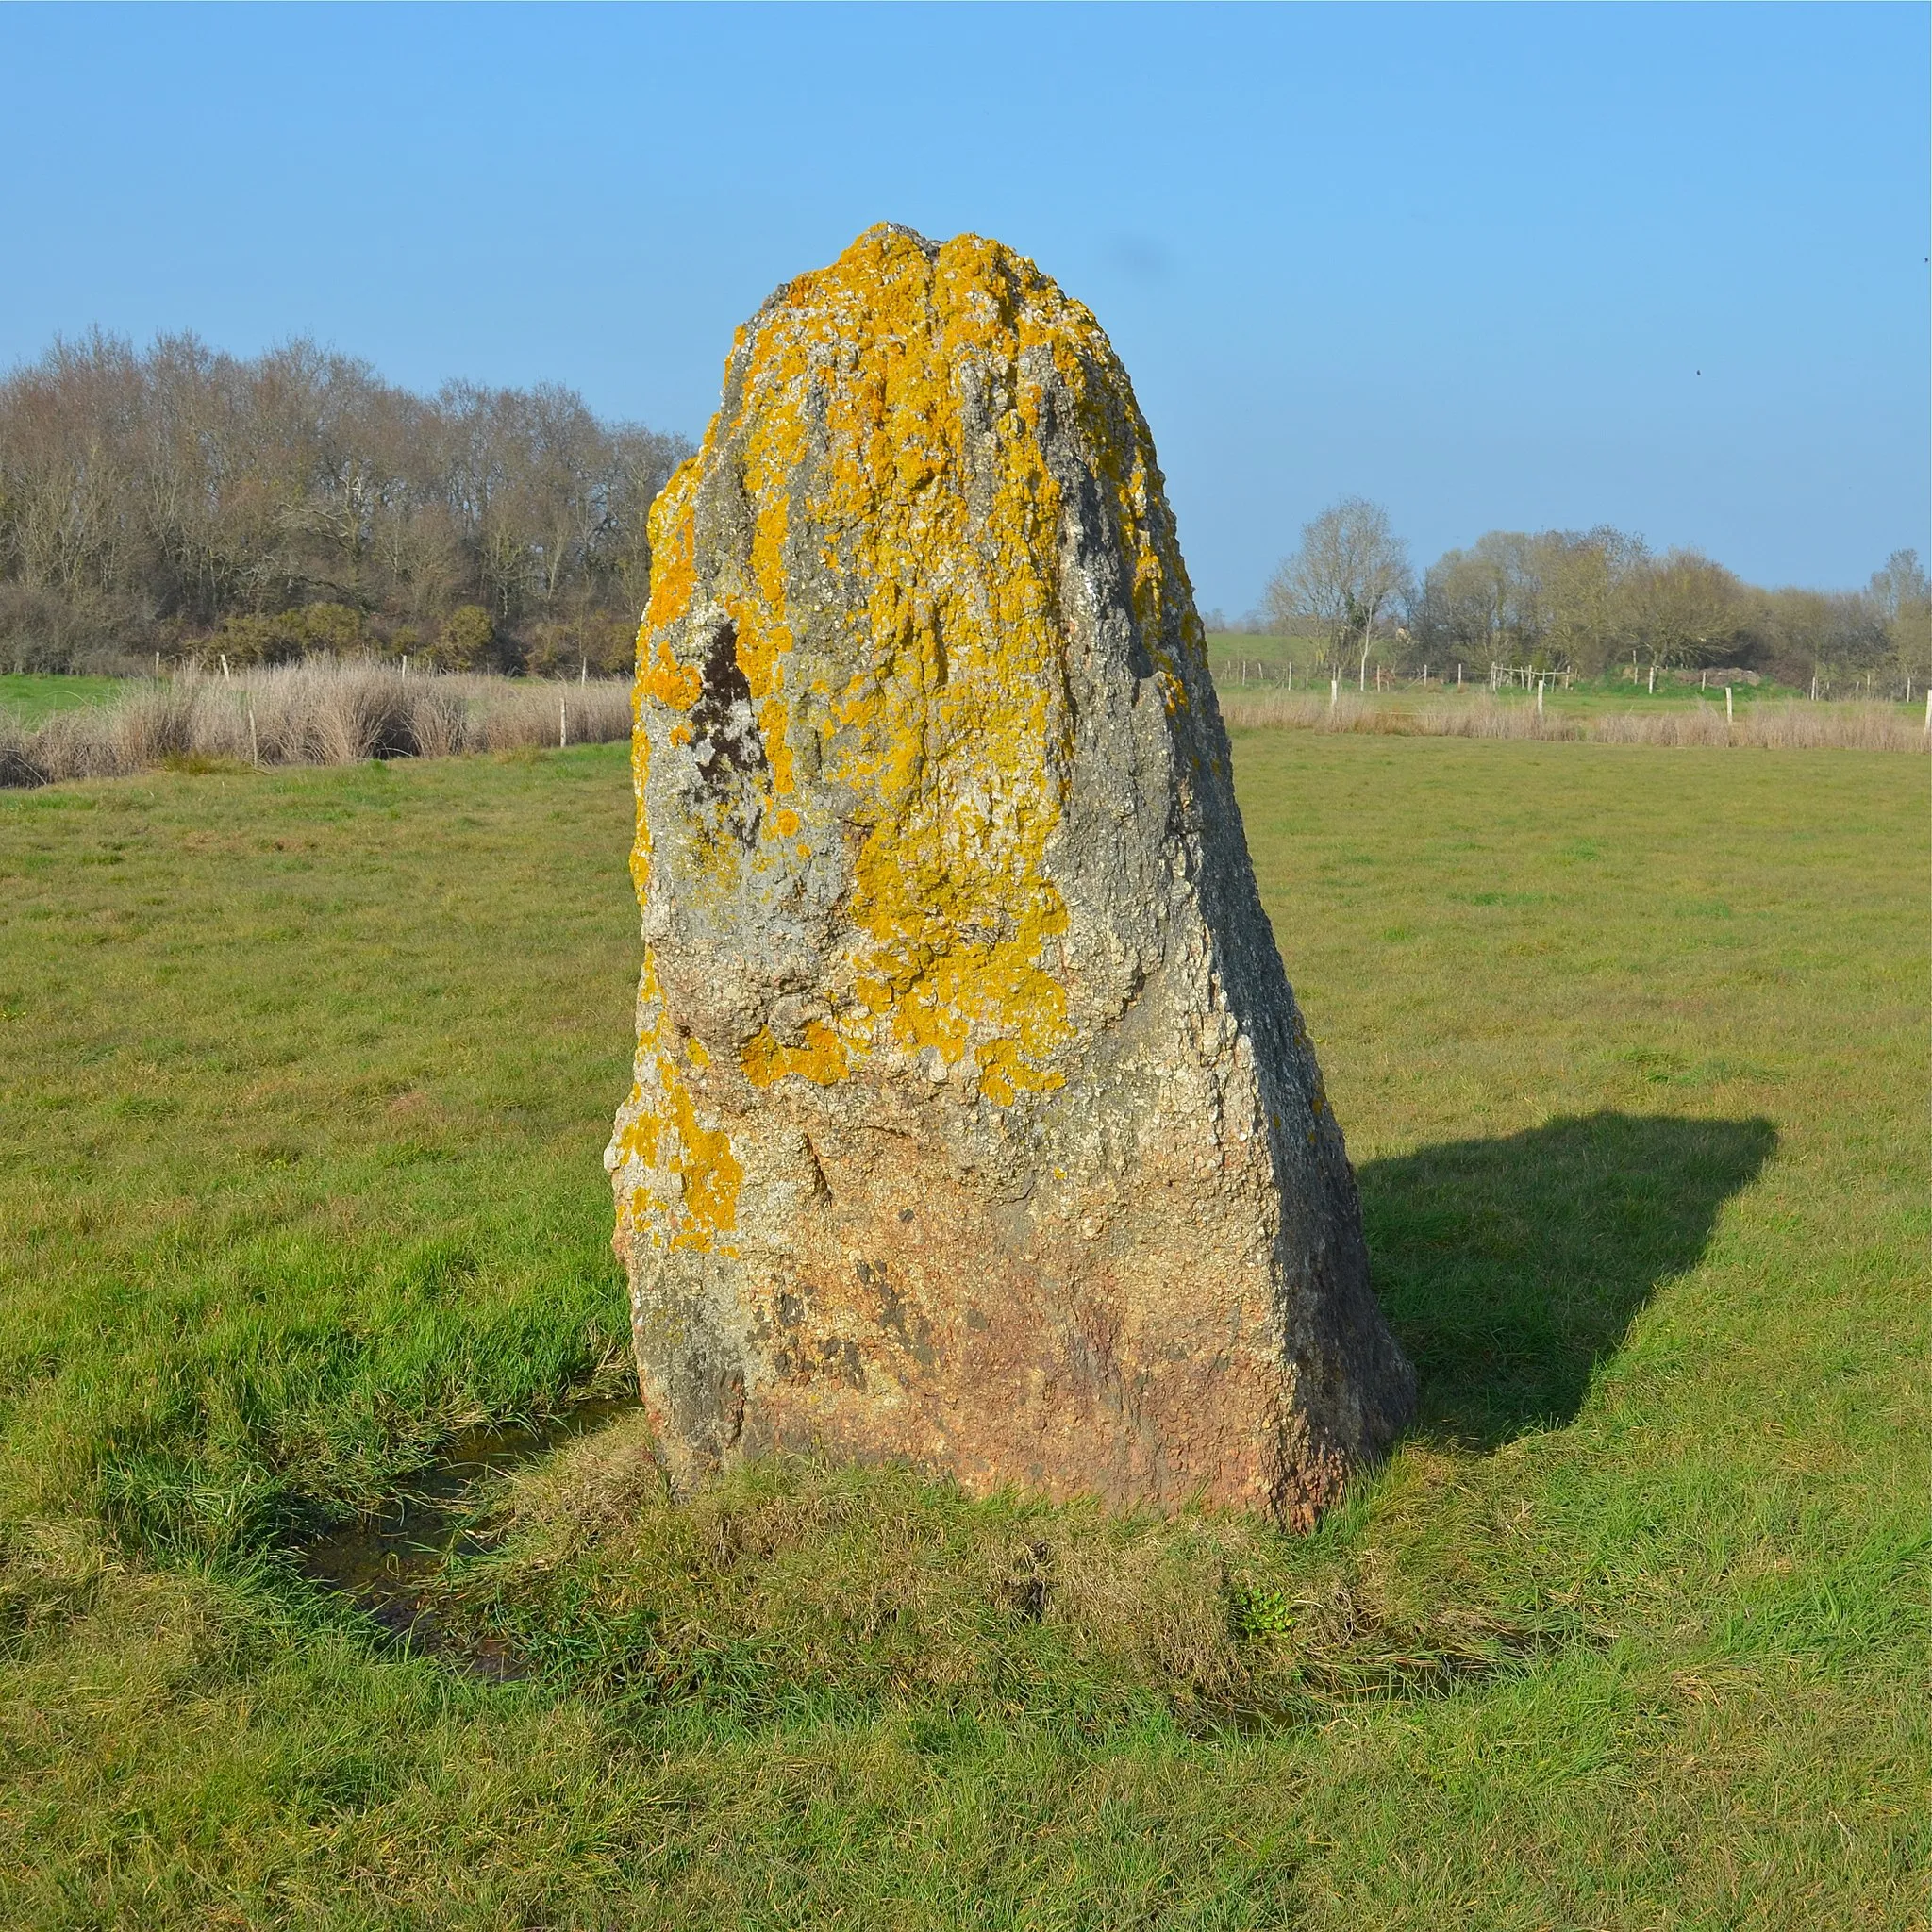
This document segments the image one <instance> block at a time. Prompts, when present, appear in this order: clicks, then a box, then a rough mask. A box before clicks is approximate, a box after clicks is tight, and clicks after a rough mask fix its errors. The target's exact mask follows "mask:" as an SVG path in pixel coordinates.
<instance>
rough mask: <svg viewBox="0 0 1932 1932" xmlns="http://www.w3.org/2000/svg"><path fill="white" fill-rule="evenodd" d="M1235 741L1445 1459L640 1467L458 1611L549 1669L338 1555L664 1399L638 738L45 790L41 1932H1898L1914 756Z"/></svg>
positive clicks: (20, 1910) (21, 1048) (1916, 1617)
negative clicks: (1032, 1488) (1286, 1931)
mask: <svg viewBox="0 0 1932 1932" xmlns="http://www.w3.org/2000/svg"><path fill="white" fill-rule="evenodd" d="M1235 758H1236V774H1237V782H1238V785H1239V788H1240V791H1241V801H1242V808H1243V811H1244V813H1245V815H1246V820H1247V825H1248V832H1249V838H1250V841H1251V844H1252V846H1253V849H1254V853H1255V858H1256V862H1257V873H1258V874H1259V877H1260V881H1261V885H1262V890H1263V892H1264V895H1265V898H1266V901H1267V904H1268V906H1269V908H1270V911H1271V913H1272V915H1273V917H1274V922H1275V927H1276V931H1277V933H1278V934H1279V936H1280V939H1281V943H1282V947H1283V951H1284V954H1285V957H1286V958H1287V960H1288V962H1289V966H1290V971H1291V976H1292V977H1293V979H1294V981H1295V984H1296V989H1297V992H1298V995H1299V997H1300V1000H1301V1002H1302V1006H1303V1008H1304V1011H1305V1013H1306V1015H1307V1021H1308V1024H1309V1027H1310V1030H1311V1031H1312V1033H1313V1034H1314V1036H1315V1038H1316V1041H1317V1042H1318V1045H1319V1048H1320V1052H1321V1055H1322V1059H1323V1065H1324V1072H1325V1074H1326V1076H1327V1081H1328V1087H1329V1091H1330V1094H1331V1097H1332V1098H1333V1100H1334V1103H1335V1106H1336V1108H1337V1112H1338V1114H1339V1116H1340V1118H1341V1120H1342V1122H1343V1123H1344V1124H1345V1125H1346V1127H1347V1129H1348V1132H1349V1137H1350V1146H1351V1150H1352V1153H1353V1155H1354V1157H1355V1159H1356V1162H1357V1172H1358V1174H1359V1178H1360V1183H1361V1191H1362V1198H1363V1205H1364V1211H1365V1215H1366V1218H1367V1222H1368V1226H1369V1232H1370V1245H1371V1251H1372V1257H1373V1260H1374V1270H1375V1276H1376V1280H1377V1284H1378V1287H1379V1289H1380V1291H1381V1293H1382V1294H1383V1296H1384V1299H1385V1303H1386V1305H1387V1307H1388V1308H1389V1311H1390V1315H1391V1321H1392V1322H1393V1324H1395V1326H1396V1328H1397V1330H1398V1332H1399V1334H1400V1336H1401V1338H1402V1340H1403V1341H1404V1344H1405V1346H1407V1348H1408V1349H1409V1350H1410V1352H1411V1353H1412V1354H1413V1356H1414V1357H1415V1358H1416V1359H1417V1361H1418V1363H1419V1364H1420V1365H1421V1368H1422V1374H1423V1402H1424V1411H1423V1416H1422V1419H1421V1422H1420V1424H1419V1426H1418V1428H1417V1430H1416V1431H1415V1432H1414V1434H1413V1435H1412V1436H1411V1438H1410V1439H1409V1440H1408V1441H1407V1442H1406V1443H1405V1444H1404V1445H1403V1446H1402V1447H1401V1448H1400V1449H1399V1451H1398V1452H1397V1454H1396V1455H1395V1456H1394V1457H1392V1458H1391V1460H1390V1462H1389V1463H1388V1464H1387V1466H1386V1467H1385V1468H1384V1469H1382V1470H1381V1471H1380V1472H1378V1473H1377V1474H1375V1475H1374V1477H1372V1478H1371V1479H1370V1480H1368V1481H1366V1482H1364V1483H1363V1484H1362V1485H1361V1486H1360V1487H1359V1489H1358V1490H1357V1492H1356V1493H1355V1494H1353V1495H1352V1496H1351V1498H1350V1499H1349V1501H1348V1503H1347V1505H1346V1507H1344V1508H1342V1509H1341V1510H1340V1511H1338V1512H1336V1513H1335V1514H1334V1515H1332V1516H1331V1517H1330V1518H1329V1519H1328V1520H1327V1521H1326V1522H1325V1523H1324V1524H1323V1526H1322V1527H1321V1529H1320V1530H1319V1531H1318V1532H1317V1533H1316V1535H1314V1536H1313V1537H1311V1538H1309V1539H1307V1540H1303V1541H1291V1540H1287V1539H1281V1538H1278V1537H1274V1536H1273V1535H1272V1534H1271V1533H1268V1532H1266V1531H1264V1530H1262V1529H1261V1528H1260V1527H1259V1526H1257V1525H1255V1524H1246V1523H1242V1522H1240V1521H1230V1520H1225V1519H1218V1518H1213V1517H1209V1516H1205V1515H1199V1514H1191V1513H1189V1512H1179V1513H1177V1514H1176V1515H1175V1516H1174V1517H1173V1518H1171V1519H1165V1520H1157V1519H1152V1518H1148V1519H1136V1520H1126V1521H1123V1520H1117V1519H1108V1518H1106V1517H1104V1516H1102V1515H1100V1514H1099V1513H1098V1512H1095V1511H1091V1510H1084V1509H1081V1508H1077V1507H1066V1508H1058V1509H1045V1508H1041V1507H1039V1506H1037V1505H1034V1504H1031V1503H1029V1502H1027V1501H1025V1500H1024V1499H1022V1498H1017V1497H1005V1498H995V1499H992V1500H991V1501H988V1502H973V1501H970V1500H969V1499H965V1498H962V1497H960V1496H959V1495H958V1493H957V1492H956V1491H952V1490H950V1489H949V1488H948V1487H947V1486H945V1485H943V1484H938V1483H933V1482H930V1481H927V1480H924V1479H922V1478H920V1477H919V1476H917V1475H915V1474H911V1473H908V1472H906V1471H900V1470H891V1469H885V1470H846V1469H830V1468H824V1467H822V1466H819V1465H816V1464H813V1463H811V1462H776V1463H771V1464H766V1465H763V1466H762V1467H760V1468H758V1469H754V1470H747V1471H744V1472H741V1474H738V1475H736V1476H734V1477H733V1478H732V1479H731V1480H730V1481H729V1482H728V1483H726V1484H724V1485H722V1486H721V1487H720V1488H719V1489H717V1490H716V1491H712V1492H710V1493H708V1495H706V1496H705V1497H703V1498H700V1499H699V1500H698V1501H697V1502H695V1503H694V1504H692V1505H691V1506H689V1507H680V1508H676V1509H674V1508H671V1507H668V1506H667V1505H666V1504H665V1502H664V1500H663V1497H662V1493H661V1491H659V1490H658V1488H657V1487H656V1476H655V1470H654V1466H653V1464H652V1461H651V1458H650V1456H649V1449H648V1443H647V1442H646V1441H644V1440H643V1439H642V1437H641V1434H640V1433H639V1429H638V1425H637V1424H635V1423H632V1424H623V1425H620V1426H619V1427H617V1428H616V1429H615V1430H614V1431H613V1432H609V1433H605V1434H601V1435H594V1436H593V1435H587V1436H584V1437H581V1438H579V1439H578V1440H577V1441H575V1442H573V1443H572V1444H570V1445H569V1446H568V1447H567V1448H565V1449H564V1450H562V1451H561V1452H559V1453H558V1456H556V1457H554V1458H553V1459H551V1460H550V1461H548V1462H546V1463H541V1464H532V1465H530V1466H528V1467H527V1468H525V1470H524V1471H522V1472H521V1473H519V1474H517V1475H516V1476H515V1477H514V1479H512V1480H510V1481H508V1483H507V1484H506V1485H505V1486H504V1487H503V1488H502V1489H501V1490H500V1491H491V1492H489V1493H487V1494H485V1495H483V1496H481V1497H480V1498H479V1499H478V1503H479V1508H480V1510H481V1512H482V1513H481V1516H480V1518H479V1521H478V1524H477V1525H476V1526H477V1529H478V1532H479V1535H478V1537H477V1538H476V1539H474V1540H473V1541H472V1542H471V1543H470V1544H469V1545H468V1546H467V1547H466V1549H465V1552H464V1553H463V1554H461V1555H460V1556H459V1557H458V1558H457V1559H456V1560H453V1561H452V1562H450V1563H449V1564H448V1565H447V1567H446V1568H445V1569H444V1570H443V1571H442V1572H441V1574H440V1575H439V1576H438V1578H437V1579H436V1581H435V1583H434V1585H433V1591H434V1594H435V1598H436V1603H437V1607H438V1609H439V1612H440V1613H441V1614H442V1615H444V1616H446V1617H447V1619H448V1620H449V1624H450V1627H451V1628H452V1629H453V1630H454V1631H455V1632H456V1633H457V1634H458V1636H459V1637H460V1638H461V1640H462V1641H464V1642H470V1643H474V1644H475V1646H477V1648H478V1650H479V1652H481V1654H483V1655H486V1656H489V1655H492V1654H494V1655H499V1656H501V1657H506V1658H508V1659H511V1660H513V1661H514V1663H515V1665H516V1667H517V1668H518V1669H519V1670H521V1671H522V1672H524V1673H525V1674H524V1675H523V1676H521V1677H519V1678H515V1679H513V1680H512V1681H508V1682H501V1683H499V1682H494V1681H490V1680H489V1679H487V1678H486V1677H484V1676H481V1675H477V1674H471V1673H469V1672H466V1671H465V1669H464V1668H463V1665H462V1657H461V1652H460V1647H458V1649H456V1650H454V1651H451V1652H447V1653H441V1654H429V1653H427V1652H426V1651H425V1649H424V1648H422V1647H417V1648H411V1647H410V1646H409V1645H408V1644H406V1643H400V1642H398V1641H397V1640H396V1639H395V1638H394V1637H393V1635H392V1634H391V1633H390V1632H389V1631H387V1630H385V1629H384V1628H383V1627H382V1626H381V1625H380V1624H377V1623H376V1622H375V1620H374V1619H372V1618H371V1617H369V1616H367V1615H365V1614H364V1613H363V1612H361V1611H359V1610H358V1608H357V1607H355V1606H354V1605H353V1604H349V1603H346V1602H344V1601H343V1600H341V1599H340V1598H336V1597H331V1596H328V1595H325V1594H324V1593H321V1592H319V1591H316V1590H314V1589H313V1588H311V1587H310V1586H308V1584H306V1583H305V1582H304V1581H303V1580H302V1578H301V1576H300V1574H299V1571H298V1567H297V1561H296V1556H295V1552H296V1551H297V1550H298V1548H299V1546H300V1544H301V1541H302V1540H303V1539H304V1538H306V1537H307V1536H308V1535H309V1534H310V1533H311V1532H312V1531H313V1530H315V1529H316V1528H317V1527H319V1526H320V1525H321V1524H324V1523H326V1522H331V1521H339V1520H341V1519H342V1518H343V1517H345V1516H347V1515H350V1514H352V1513H353V1512H355V1511H356V1510H358V1508H360V1507H366V1506H369V1505H372V1504H375V1503H376V1502H378V1501H379V1500H381V1499H382V1498H384V1497H386V1496H388V1495H390V1494H392V1493H393V1492H395V1491H397V1490H398V1489H407V1488H408V1486H409V1485H410V1484H411V1483H412V1482H413V1481H415V1480H416V1477H417V1473H419V1472H421V1471H422V1470H423V1469H425V1467H426V1466H429V1465H431V1464H433V1463H434V1461H435V1459H436V1457H437V1456H438V1454H439V1451H440V1445H441V1444H444V1443H446V1442H448V1441H450V1440H451V1439H452V1438H454V1437H456V1436H458V1434H459V1433H460V1432H461V1431H463V1430H464V1429H466V1428H468V1427H470V1426H472V1425H474V1424H480V1423H486V1422H491V1421H501V1420H506V1419H509V1418H514V1417H518V1416H529V1417H536V1416H541V1415H544V1414H549V1413H554V1412H555V1411H557V1410H558V1409H559V1408H560V1407H565V1406H567V1405H569V1404H570V1403H571V1402H572V1401H573V1400H574V1398H575V1395H576V1394H577V1393H579V1392H582V1391H590V1390H593V1389H596V1388H599V1387H602V1386H604V1383H603V1381H602V1380H600V1377H608V1374H609V1368H610V1364H611V1363H612V1361H613V1360H617V1361H619V1362H621V1359H622V1351H623V1348H624V1343H625V1300H624V1291H623V1284H622V1279H621V1276H620V1275H619V1274H618V1272H617V1270H616V1267H615V1264H614V1263H613V1261H612V1260H611V1258H610V1256H609V1252H608V1244H607V1243H608V1228H609V1220H608V1216H609V1203H608V1190H607V1186H606V1181H605V1176H604V1174H603V1172H602V1169H601V1166H600V1165H599V1162H598V1158H597V1156H598V1151H599V1149H600V1148H601V1146H602V1144H603V1141H604V1139H605V1137H606V1134H607V1132H608V1122H609V1118H610V1115H611V1112H612V1110H613V1108H614V1107H615V1104H616V1102H617V1100H618V1099H619V1098H621V1096H622V1093H623V1091H624V1090H625V1083H626V1082H627V1079H628V1058H629V1049H630V1039H629V1030H630V1025H631V1002H632V995H633V989H634V975H635V972H636V966H637V959H636V952H637V940H636V930H637V928H636V918H637V914H636V908H635V905H634V902H633V901H632V900H631V898H630V894H629V886H628V881H627V878H626V877H625V871H624V858H625V851H626V849H627V843H628V831H629V813H630V802H629V793H628V774H627V770H626V766H625V755H624V749H623V746H622V745H621V744H613V745H609V746H591V747H587V748H584V749H582V750H572V751H570V752H567V753H561V754H559V753H549V752H546V753H543V754H541V756H533V757H532V758H530V759H529V760H528V761H527V762H523V761H520V760H513V759H510V758H471V759H445V760H431V759H423V760H419V761H408V762H405V761H398V762H396V763H394V764H391V765H389V766H387V767H384V766H371V765H346V766H341V767H336V768H299V767H286V768H281V769H276V770H271V771H263V772H256V771H253V770H250V771H247V772H243V773H234V772H215V773H209V774H202V775H195V774H186V773H170V772H156V773H152V774H148V775H145V776H142V777H138V778H133V779H120V780H95V781H85V782H77V783H74V784H69V785H61V786H58V787H52V788H42V789H40V790H37V791H15V792H12V793H10V794H8V795H7V796H6V797H4V798H0V1294H4V1296H5V1308H6V1315H7V1320H6V1322H5V1324H0V1665H4V1667H0V1767H4V1768H0V1870H4V1873H5V1874H6V1876H5V1885H4V1890H0V1895H4V1896H5V1898H6V1902H7V1910H6V1914H5V1915H6V1916H7V1917H8V1919H9V1920H10V1921H12V1922H14V1923H19V1924H32V1925H48V1926H63V1925H71V1926H93V1925H101V1924H141V1925H143V1926H146V1925H153V1926H158V1927H169V1926H177V1925H178V1926H183V1927H187V1926H194V1927H201V1926H205V1925H209V1924H304V1925H312V1926H321V1927H343V1928H349V1927H354V1928H357V1932H362V1928H366V1927H371V1926H383V1927H387V1926H394V1927H404V1926H408V1927H411V1928H415V1927H423V1926H465V1927H469V1926H487V1927H496V1926H503V1927H514V1926H529V1925H544V1926H557V1927H566V1926H568V1927H574V1928H575V1927H586V1928H589V1927H596V1926H603V1925H608V1924H625V1925H640V1926H660V1925H661V1926H675V1925H686V1924H692V1923H695V1922H699V1921H702V1920H707V1919H708V1920H715V1921H717V1922H719V1923H722V1924H741V1925H746V1926H756V1927H779V1926H785V1927H792V1926H801V1925H814V1924H829V1923H834V1922H837V1923H841V1924H855V1925H880V1926H885V1925H891V1926H895V1927H898V1926H907V1927H918V1928H925V1927H932V1928H939V1927H949V1928H950V1927H956V1926H975V1925H976V1926H985V1927H1002V1928H1004V1927H1011V1926H1024V1927H1029V1928H1030V1927H1039V1928H1042V1932H1043V1928H1054V1932H1059V1928H1064V1927H1071V1926H1102V1925H1106V1926H1112V1925H1126V1924H1150V1925H1157V1924H1158V1925H1166V1926H1175V1927H1180V1926H1197V1927H1205V1926H1216V1927H1234V1926H1260V1925H1270V1926H1274V1925H1300V1926H1308V1927H1316V1928H1326V1927H1341V1926H1350V1927H1354V1926H1362V1925H1374V1926H1378V1927H1380V1926H1413V1927H1419V1928H1420V1927H1429V1928H1433V1927H1437V1926H1441V1925H1443V1924H1480V1925H1496V1926H1524V1927H1528V1926H1537V1925H1548V1924H1557V1925H1565V1926H1568V1925H1588V1926H1593V1927H1596V1926H1602V1927H1626V1926H1627V1927H1631V1928H1640V1927H1641V1928H1646V1932H1648V1928H1651V1927H1655V1926H1658V1925H1664V1926H1676V1925H1682V1926H1691V1925H1725V1926H1754V1925H1772V1924H1780V1925H1781V1924H1804V1925H1806V1926H1807V1927H1808V1926H1812V1925H1818V1926H1825V1927H1831V1926H1840V1925H1842V1926H1846V1927H1851V1926H1870V1925H1884V1924H1910V1923H1912V1919H1913V1914H1914V1913H1915V1912H1916V1911H1917V1910H1918V1909H1919V1907H1920V1904H1921V1878H1920V1874H1922V1872H1923V1869H1924V1859H1925V1856H1926V1853H1927V1850H1928V1845H1927V1830H1926V1824H1925V1819H1924V1804H1923V1793H1924V1785H1925V1777H1926V1771H1927V1767H1928V1763H1932V1740H1928V1735H1927V1723H1926V1716H1925V1711H1924V1699H1923V1697H1922V1695H1921V1694H1920V1684H1921V1677H1920V1672H1921V1669H1922V1666H1923V1660H1924V1650H1925V1642H1926V1636H1927V1628H1926V1626H1927V1621H1928V1620H1927V1616H1926V1609H1925V1591H1924V1576H1925V1574H1926V1559H1927V1554H1928V1552H1927V1538H1926V1534H1925V1528H1924V1510H1923V1493H1924V1492H1923V1472H1922V1470H1921V1469H1920V1467H1919V1461H1920V1456H1919V1448H1918V1445H1919V1444H1920V1443H1922V1442H1923V1441H1924V1436H1925V1429H1926V1423H1927V1416H1926V1394H1925V1387H1924V1374H1923V1363H1924V1350H1925V1340H1926V1337H1925V1319H1924V1295H1923V1288H1922V1276H1923V1256H1924V1248H1925V1241H1926V1238H1927V1234H1928V1232H1932V1217H1928V1213H1927V1209H1926V1207H1925V1202H1924V1146H1923V1124H1922V1120H1921V1117H1920V1113H1919V1101H1920V1097H1921V1096H1920V1094H1919V1091H1917V1085H1916V1083H1915V1082H1914V1081H1912V1080H1910V1079H1905V1078H1901V1077H1900V1074H1899V1069H1900V1068H1901V1067H1902V1066H1907V1067H1916V1066H1919V1065H1921V1064H1922V1057H1923V1045H1924V1010H1925V992H1926V987H1925V974H1924V946H1923V930H1924V911H1923V904H1922V900H1921V897H1920V891H1919V888H1918V884H1917V882H1918V881H1920V880H1922V879H1923V877H1924V870H1923V869H1924V864H1925V860H1926V857H1927V853H1926V842H1927V841H1926V817H1925V812H1924V780H1923V777H1922V775H1921V769H1920V768H1919V767H1917V766H1916V765H1914V764H1912V763H1911V762H1910V761H1908V760H1906V759H1901V758H1876V757H1870V756H1866V755H1862V754H1859V753H1857V752H1833V753H1823V752H1807V751H1804V750H1793V751H1790V752H1789V753H1787V754H1785V755H1783V756H1781V757H1779V758H1776V759H1770V758H1767V759H1749V758H1729V757H1723V756H1718V755H1715V754H1711V753H1706V752H1702V751H1698V750H1681V751H1679V750H1665V749H1659V748H1654V747H1650V746H1644V745H1615V744H1598V743H1589V742H1583V743H1557V744H1551V743H1541V742H1537V741H1512V740H1483V739H1424V738H1400V737H1388V736H1373V735H1367V734H1341V733H1336V734H1324V733H1320V732H1291V731H1279V730H1270V729H1262V730H1242V729H1239V728H1238V729H1237V731H1236V733H1235ZM491 1646H496V1649H495V1651H494V1652H493V1653H492V1651H491Z"/></svg>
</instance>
